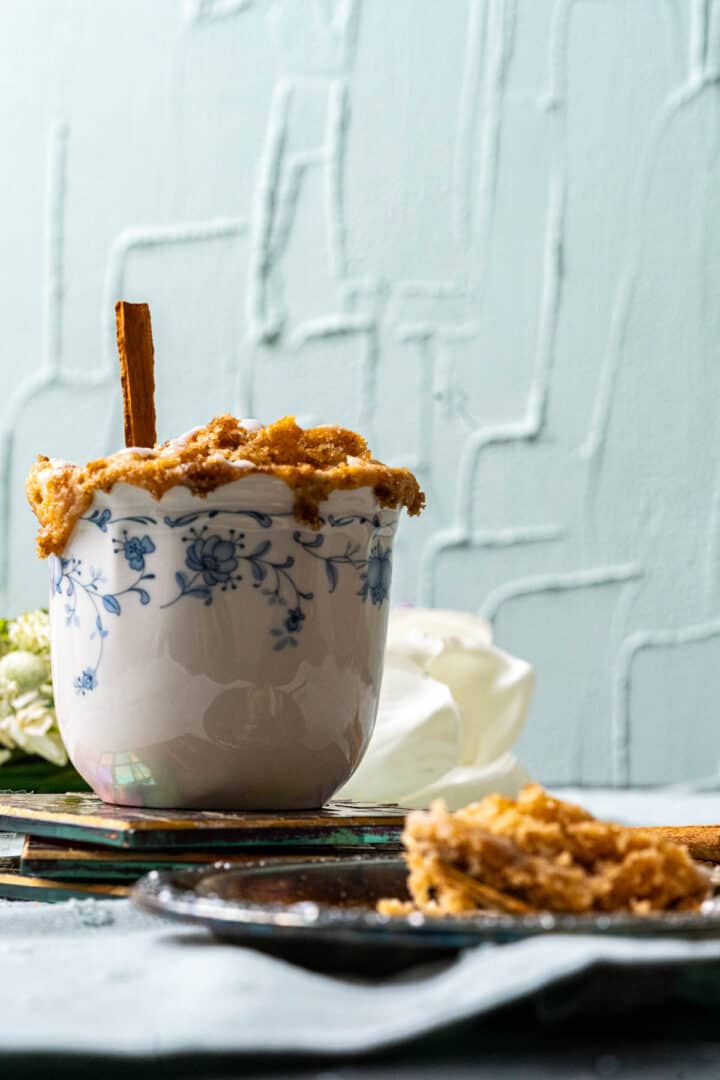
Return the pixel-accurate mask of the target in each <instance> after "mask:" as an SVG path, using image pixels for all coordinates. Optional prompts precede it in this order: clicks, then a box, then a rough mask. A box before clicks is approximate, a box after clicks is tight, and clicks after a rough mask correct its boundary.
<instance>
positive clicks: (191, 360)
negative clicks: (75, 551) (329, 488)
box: [0, 0, 720, 783]
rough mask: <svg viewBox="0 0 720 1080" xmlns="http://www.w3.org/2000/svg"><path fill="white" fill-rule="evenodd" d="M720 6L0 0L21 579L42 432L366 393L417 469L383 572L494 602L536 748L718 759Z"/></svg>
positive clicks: (6, 499) (401, 586) (637, 0)
mask: <svg viewBox="0 0 720 1080" xmlns="http://www.w3.org/2000/svg"><path fill="white" fill-rule="evenodd" d="M719 182H720V3H718V2H712V0H334V2H333V0H327V2H324V3H323V2H315V0H188V2H185V0H0V193H1V197H0V377H1V378H2V384H1V385H2V394H1V396H0V602H1V604H2V610H3V611H7V612H8V613H14V612H16V611H18V610H19V609H21V608H23V607H26V606H28V605H35V604H39V603H42V602H44V599H45V595H46V573H45V567H44V566H42V565H40V564H39V563H37V561H36V560H35V558H34V555H33V533H34V522H33V519H32V517H31V514H30V512H29V510H28V509H27V507H26V505H25V502H24V497H23V491H22V485H23V479H24V475H25V473H26V471H27V467H28V465H29V463H30V462H31V460H32V459H33V457H34V455H35V454H36V453H37V452H38V451H40V450H42V451H43V452H45V453H49V454H52V455H57V456H61V457H65V458H68V459H83V460H86V459H87V458H89V457H94V456H97V455H99V454H101V453H104V452H107V451H109V450H111V449H114V448H116V447H118V446H119V445H120V444H121V422H120V396H119V386H118V382H117V367H116V364H117V362H116V357H115V347H114V326H113V311H112V306H113V302H114V300H115V299H116V298H117V297H119V296H124V297H125V298H127V299H130V300H148V301H149V302H150V303H151V305H152V311H153V321H154V328H155V338H156V355H157V364H158V370H157V381H158V410H159V427H160V434H161V437H163V438H165V437H167V436H169V435H171V434H174V433H177V432H179V431H182V430H185V429H187V428H188V427H190V426H192V425H193V424H195V423H198V422H202V421H205V420H206V419H208V418H209V417H210V416H211V415H213V414H215V413H218V412H221V411H227V410H228V409H230V410H233V411H235V412H236V413H238V414H240V415H256V416H258V417H260V418H264V419H272V418H275V417H277V416H279V415H282V414H285V413H287V412H293V413H295V414H296V415H297V416H298V418H299V419H300V420H301V422H303V423H312V422H322V421H335V422H340V423H343V424H347V425H352V426H356V427H358V428H359V429H360V430H362V431H363V432H364V433H365V434H366V435H367V436H368V438H369V440H370V442H371V445H372V447H373V449H374V450H375V451H376V453H377V454H378V455H379V456H382V457H384V458H386V459H389V460H391V461H392V462H393V463H397V464H407V465H409V466H411V467H412V468H414V469H415V470H416V471H417V472H418V473H419V475H420V477H421V479H422V481H423V483H424V485H425V487H426V489H427V492H428V496H429V505H428V511H427V513H426V514H425V516H424V517H423V518H422V519H421V520H420V521H414V522H411V523H406V525H405V526H404V528H403V529H402V532H401V536H400V539H399V544H398V552H397V558H396V564H395V581H394V600H395V601H401V600H407V601H415V602H420V603H424V604H435V605H445V606H457V607H462V608H469V609H472V610H477V611H481V612H483V613H485V614H486V615H487V616H488V617H489V618H491V619H492V620H493V621H494V624H495V629H496V636H497V638H498V640H499V641H500V643H501V644H503V645H505V646H506V647H507V648H509V649H511V650H514V651H517V652H519V653H521V654H523V655H525V656H527V657H528V658H530V659H531V660H532V661H533V662H534V664H535V665H536V668H537V671H538V678H539V686H538V693H537V698H536V701H535V706H534V710H533V715H532V718H531V723H530V725H529V727H528V730H527V732H526V734H525V736H524V737H523V744H522V747H521V751H522V754H523V756H524V759H525V760H526V761H527V763H528V765H529V766H530V767H531V768H532V769H533V770H534V771H535V772H536V773H537V774H538V775H539V776H541V777H542V778H544V779H545V780H547V781H556V782H557V781H569V780H572V781H580V782H588V783H590V782H595V783H598V782H612V783H626V782H628V781H633V782H636V783H652V782H659V781H667V780H680V779H684V778H687V777H697V776H707V775H710V774H714V773H715V771H716V770H717V767H718V763H719V762H720V715H719V714H720V709H719V708H718V706H719V705H720V475H719V473H718V465H719V464H720V454H719V453H718V449H719V437H720V431H719V430H718V421H719V419H720V416H719V412H720V411H719V410H718V401H719V400H720V398H719V394H720V183H719Z"/></svg>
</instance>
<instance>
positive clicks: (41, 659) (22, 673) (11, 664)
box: [0, 650, 50, 691]
mask: <svg viewBox="0 0 720 1080" xmlns="http://www.w3.org/2000/svg"><path fill="white" fill-rule="evenodd" d="M0 677H2V678H4V679H10V680H11V681H12V682H14V683H16V684H17V686H18V688H19V690H20V691H23V690H36V689H37V688H38V687H40V686H42V685H43V683H47V682H49V680H50V658H49V657H48V656H41V655H38V654H37V653H31V652H27V651H25V650H18V651H16V652H9V653H5V655H4V656H2V657H0Z"/></svg>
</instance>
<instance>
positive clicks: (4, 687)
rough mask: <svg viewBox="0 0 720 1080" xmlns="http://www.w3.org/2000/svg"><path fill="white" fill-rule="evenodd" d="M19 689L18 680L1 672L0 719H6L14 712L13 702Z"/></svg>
mask: <svg viewBox="0 0 720 1080" xmlns="http://www.w3.org/2000/svg"><path fill="white" fill-rule="evenodd" d="M19 690H20V688H19V687H18V684H17V683H16V682H14V681H13V680H12V679H8V678H7V676H5V675H2V674H0V720H4V719H5V717H6V716H9V715H10V713H11V712H12V703H13V701H14V699H15V698H16V697H17V695H18V693H19Z"/></svg>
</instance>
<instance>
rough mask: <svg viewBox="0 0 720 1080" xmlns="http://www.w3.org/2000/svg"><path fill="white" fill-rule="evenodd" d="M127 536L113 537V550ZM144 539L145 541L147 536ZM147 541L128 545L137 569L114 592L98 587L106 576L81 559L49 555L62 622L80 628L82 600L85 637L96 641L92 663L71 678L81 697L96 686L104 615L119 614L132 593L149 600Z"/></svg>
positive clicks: (144, 601)
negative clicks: (89, 629) (87, 620)
mask: <svg viewBox="0 0 720 1080" xmlns="http://www.w3.org/2000/svg"><path fill="white" fill-rule="evenodd" d="M131 539H132V538H128V537H127V534H126V535H125V536H124V537H123V539H122V540H120V539H115V540H113V544H119V545H120V546H119V547H117V548H116V553H119V552H120V551H123V553H125V547H126V545H127V543H128V541H129V540H131ZM145 539H148V540H149V537H147V538H145ZM150 544H151V545H152V547H151V548H150V549H148V547H147V544H143V543H142V538H141V539H140V542H139V545H133V546H132V547H131V548H130V556H129V557H128V555H127V554H126V556H125V557H126V559H127V562H128V565H129V566H130V568H131V569H132V570H138V569H139V572H138V574H137V577H135V578H134V579H133V580H132V581H131V582H130V584H129V585H127V586H126V587H125V588H124V589H119V590H118V591H117V592H106V591H104V590H103V589H102V586H103V585H104V584H105V581H106V578H105V576H104V575H103V573H102V571H101V570H99V569H98V568H97V567H94V566H91V567H89V568H88V569H87V570H86V569H85V566H84V564H83V561H82V559H77V558H75V557H74V556H72V555H71V556H68V557H67V558H66V557H64V556H63V557H60V558H58V556H56V555H51V557H50V581H51V588H52V591H53V593H54V594H55V595H56V596H60V597H62V596H64V597H65V625H66V626H68V627H71V626H72V627H76V628H78V629H79V628H80V627H81V621H80V616H79V614H78V604H79V603H81V602H82V605H83V606H84V608H85V610H86V612H87V613H88V614H89V615H90V618H91V622H92V627H93V629H92V632H91V633H90V635H89V638H88V640H90V641H96V642H97V654H96V657H95V662H94V664H90V665H88V666H87V667H85V668H84V669H83V670H82V672H81V673H80V674H79V675H76V676H75V678H74V679H73V687H74V688H75V692H76V693H78V694H81V695H83V696H84V695H85V694H88V693H90V692H91V691H93V690H95V688H96V687H97V685H98V670H99V669H100V665H101V663H102V658H103V652H104V650H105V638H106V637H107V636H108V634H109V630H108V629H107V627H106V625H105V621H104V615H105V614H108V615H115V616H120V615H122V604H121V602H120V598H121V597H125V596H131V595H136V596H137V597H138V599H139V601H140V603H141V604H142V605H143V606H145V605H146V604H149V603H150V593H149V592H148V590H147V589H146V588H145V586H144V583H145V582H148V581H152V580H154V578H155V574H148V573H144V570H145V555H148V554H151V552H152V551H154V550H155V545H154V544H153V543H152V541H150ZM140 557H141V560H142V561H141V563H140V566H139V568H138V565H137V564H138V562H140ZM131 560H132V561H131ZM133 563H135V565H133ZM85 625H87V623H86V624H85Z"/></svg>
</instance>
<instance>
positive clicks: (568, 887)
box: [378, 784, 710, 916]
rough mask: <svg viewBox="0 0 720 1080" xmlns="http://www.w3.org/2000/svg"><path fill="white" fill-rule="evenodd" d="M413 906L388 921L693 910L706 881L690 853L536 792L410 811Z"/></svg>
mask: <svg viewBox="0 0 720 1080" xmlns="http://www.w3.org/2000/svg"><path fill="white" fill-rule="evenodd" d="M403 843H404V845H405V857H406V861H407V864H408V870H409V877H408V889H409V891H410V895H411V897H412V900H411V901H409V902H408V901H401V900H398V899H395V898H391V899H388V900H381V901H380V903H379V905H378V910H379V911H380V913H381V914H385V915H406V914H408V913H409V912H412V911H418V910H419V911H421V912H423V913H425V914H427V915H434V916H443V915H463V914H464V915H471V914H475V913H477V912H478V911H482V910H485V911H495V912H498V911H499V912H505V913H508V914H517V915H521V914H531V913H535V912H541V911H552V912H565V913H572V914H585V913H589V912H610V911H630V912H634V913H635V914H643V915H644V914H649V913H650V912H653V911H672V910H674V911H679V910H693V909H696V908H698V907H699V906H700V904H701V902H702V901H703V900H704V899H705V898H706V897H707V896H708V895H709V892H710V879H709V876H708V875H707V873H706V872H705V871H704V870H703V869H701V868H700V867H699V866H698V865H697V863H695V862H693V860H692V859H691V858H690V855H689V854H688V852H687V849H686V848H685V847H683V846H682V845H680V844H676V843H673V842H671V841H669V840H666V839H664V838H660V837H658V836H655V835H654V834H653V833H651V832H649V831H645V830H643V829H638V828H627V827H624V826H622V825H616V824H614V823H612V822H606V821H598V820H597V819H596V818H594V817H592V815H591V814H589V813H588V812H587V811H586V810H583V809H582V808H581V807H579V806H575V805H574V804H572V803H568V802H563V801H562V800H561V799H556V798H553V797H552V796H551V795H549V794H548V793H547V792H546V791H544V790H543V789H542V788H541V787H540V786H539V785H537V784H532V785H528V786H527V787H525V788H523V790H522V791H521V792H520V795H519V796H518V798H517V800H515V799H509V798H506V797H505V796H502V795H488V796H487V797H486V798H485V799H483V800H482V801H481V802H478V803H471V804H470V805H469V806H466V807H464V808H463V809H462V810H458V811H456V812H455V813H450V812H449V811H448V810H447V808H446V807H445V804H444V803H443V802H442V801H437V802H435V803H433V805H432V807H431V809H430V810H429V811H428V812H424V811H414V812H413V813H411V814H409V815H408V817H407V820H406V825H405V831H404V833H403Z"/></svg>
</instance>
